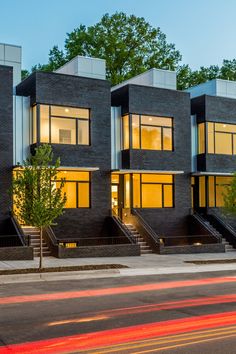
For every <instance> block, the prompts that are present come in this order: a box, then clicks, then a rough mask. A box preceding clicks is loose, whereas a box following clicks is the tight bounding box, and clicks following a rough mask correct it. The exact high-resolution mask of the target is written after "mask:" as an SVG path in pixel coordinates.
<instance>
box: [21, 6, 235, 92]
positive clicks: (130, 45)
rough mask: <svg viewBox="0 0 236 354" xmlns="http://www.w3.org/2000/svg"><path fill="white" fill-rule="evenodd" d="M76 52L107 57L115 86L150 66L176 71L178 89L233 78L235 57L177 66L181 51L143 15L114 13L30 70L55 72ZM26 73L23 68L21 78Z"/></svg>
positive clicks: (74, 33) (76, 31)
mask: <svg viewBox="0 0 236 354" xmlns="http://www.w3.org/2000/svg"><path fill="white" fill-rule="evenodd" d="M76 55H83V56H91V57H97V58H102V59H105V60H106V67H107V79H108V80H110V81H111V83H112V85H116V84H118V83H120V82H122V81H124V80H127V79H129V78H131V77H133V76H135V75H138V74H141V73H142V72H144V71H146V70H148V69H151V68H161V69H170V70H177V84H178V89H180V90H184V89H186V88H188V87H191V86H195V85H198V84H201V83H203V82H206V81H208V80H212V79H215V78H220V79H226V80H236V59H233V60H224V61H223V64H222V66H221V67H219V66H217V65H211V66H209V67H203V66H202V67H200V69H199V70H192V69H191V68H190V67H189V65H187V64H185V65H180V61H181V59H182V57H181V54H180V52H179V51H178V50H176V48H175V45H174V44H172V43H168V42H167V40H166V35H165V34H164V33H163V32H162V31H161V30H160V28H159V27H157V28H155V27H152V26H151V25H150V24H149V23H148V22H146V21H145V19H144V18H143V17H136V16H134V15H130V16H128V15H126V14H125V13H123V12H116V13H115V14H113V15H109V14H105V15H104V16H102V18H101V20H100V21H99V22H98V23H96V24H95V25H93V26H88V27H86V26H85V25H82V24H81V25H80V26H79V27H78V28H75V29H74V30H73V31H72V32H71V33H67V36H66V39H65V46H64V49H63V50H60V49H59V48H58V46H54V47H53V48H52V49H51V50H50V52H49V59H48V63H47V64H38V65H35V66H34V67H33V68H32V70H31V71H32V72H33V71H38V70H42V71H54V70H56V69H58V68H59V67H60V66H62V65H64V64H65V63H66V62H68V61H69V60H71V59H72V58H74V57H75V56H76ZM28 75H29V72H28V71H27V70H23V71H22V78H23V79H24V78H25V77H27V76H28Z"/></svg>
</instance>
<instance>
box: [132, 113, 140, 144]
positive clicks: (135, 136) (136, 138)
mask: <svg viewBox="0 0 236 354" xmlns="http://www.w3.org/2000/svg"><path fill="white" fill-rule="evenodd" d="M132 144H133V149H139V148H140V127H139V116H137V115H135V114H133V115H132Z"/></svg>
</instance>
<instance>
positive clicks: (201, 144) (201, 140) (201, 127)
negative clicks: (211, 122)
mask: <svg viewBox="0 0 236 354" xmlns="http://www.w3.org/2000/svg"><path fill="white" fill-rule="evenodd" d="M198 153H199V154H204V153H205V123H201V124H198Z"/></svg>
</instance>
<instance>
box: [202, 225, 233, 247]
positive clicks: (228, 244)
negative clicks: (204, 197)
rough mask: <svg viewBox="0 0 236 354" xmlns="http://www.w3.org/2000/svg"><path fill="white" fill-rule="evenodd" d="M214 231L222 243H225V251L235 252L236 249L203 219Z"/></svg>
mask: <svg viewBox="0 0 236 354" xmlns="http://www.w3.org/2000/svg"><path fill="white" fill-rule="evenodd" d="M205 224H206V225H208V226H209V227H210V228H211V229H212V231H214V233H215V234H216V235H217V236H219V237H220V238H221V241H222V244H223V245H225V252H236V249H235V248H234V247H233V246H232V245H231V244H230V243H229V242H228V241H227V240H226V239H225V238H224V237H223V236H222V234H221V233H220V232H219V231H218V230H217V229H216V228H215V227H214V226H213V225H212V224H211V223H210V222H209V221H207V220H206V221H205Z"/></svg>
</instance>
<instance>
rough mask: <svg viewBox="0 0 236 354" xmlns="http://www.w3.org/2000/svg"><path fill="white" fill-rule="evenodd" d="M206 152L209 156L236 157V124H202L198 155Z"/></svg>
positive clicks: (199, 126) (200, 126) (200, 125)
mask: <svg viewBox="0 0 236 354" xmlns="http://www.w3.org/2000/svg"><path fill="white" fill-rule="evenodd" d="M206 137H207V139H206ZM205 151H206V152H207V153H209V154H225V155H236V124H225V123H213V122H208V123H200V124H199V125H198V153H199V154H203V153H205Z"/></svg>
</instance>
